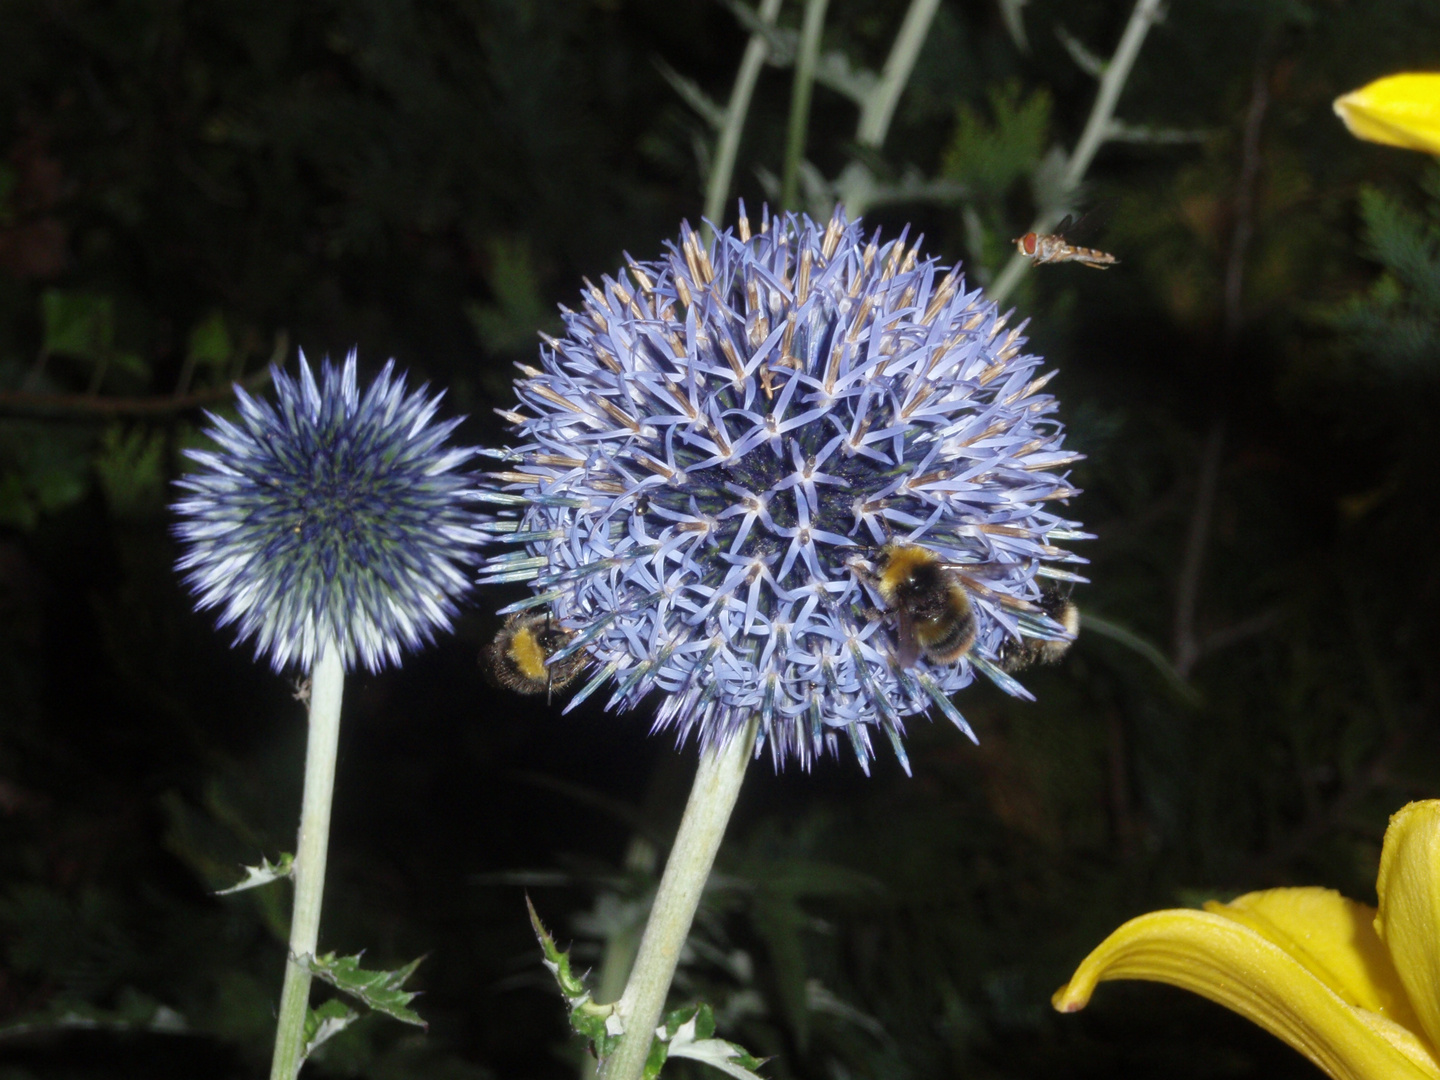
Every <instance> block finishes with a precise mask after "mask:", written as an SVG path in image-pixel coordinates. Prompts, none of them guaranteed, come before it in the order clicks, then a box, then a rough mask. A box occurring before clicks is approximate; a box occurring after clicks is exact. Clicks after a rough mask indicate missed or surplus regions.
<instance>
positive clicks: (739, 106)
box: [704, 0, 781, 244]
mask: <svg viewBox="0 0 1440 1080" xmlns="http://www.w3.org/2000/svg"><path fill="white" fill-rule="evenodd" d="M780 3H781V0H764V2H763V3H762V4H761V5H760V12H759V19H760V22H761V24H762V25H764V26H765V27H767V28H768V27H772V26H774V25H775V19H776V17H777V16H778V15H779V14H780ZM769 53H770V43H769V42H768V41H767V40H766V37H765V34H764V33H763V32H762V31H760V30H757V31H755V33H753V34H751V35H750V42H749V44H747V45H746V46H745V55H744V56H743V57H741V59H740V70H739V71H737V72H736V73H735V86H734V87H733V88H732V89H731V91H730V103H729V104H728V105H726V106H725V123H724V126H722V127H721V128H720V137H719V138H718V139H716V140H715V160H714V161H713V162H712V163H711V165H710V176H709V179H708V180H707V181H706V183H705V219H706V221H707V222H714V223H715V225H716V226H719V225H721V224H722V222H723V220H724V217H725V202H726V200H727V199H729V197H730V181H731V180H732V179H733V177H734V175H735V156H736V154H737V153H738V152H739V150H740V133H741V132H742V131H743V130H744V129H745V116H746V114H748V113H749V112H750V99H751V98H752V97H753V96H754V94H755V82H756V80H758V79H759V78H760V69H761V67H763V66H764V64H765V57H766V56H768V55H769ZM704 240H705V243H707V244H708V243H709V242H710V226H709V225H708V224H707V225H706V226H705V236H704Z"/></svg>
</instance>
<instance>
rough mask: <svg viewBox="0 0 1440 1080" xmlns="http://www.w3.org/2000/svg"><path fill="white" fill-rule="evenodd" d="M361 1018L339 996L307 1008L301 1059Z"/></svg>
mask: <svg viewBox="0 0 1440 1080" xmlns="http://www.w3.org/2000/svg"><path fill="white" fill-rule="evenodd" d="M417 963H418V961H417ZM359 1019H360V1014H359V1013H358V1012H356V1011H355V1010H354V1009H352V1008H350V1006H349V1005H346V1004H345V1003H344V1002H343V1001H341V1000H340V999H339V998H331V999H330V1000H329V1001H327V1002H325V1004H323V1005H321V1006H320V1007H319V1008H318V1009H306V1010H305V1045H304V1048H303V1049H302V1050H301V1052H300V1060H301V1061H304V1060H305V1059H307V1058H308V1057H309V1056H310V1055H311V1054H312V1053H314V1051H315V1048H316V1047H318V1046H320V1045H321V1044H322V1043H324V1042H326V1041H327V1040H329V1039H331V1038H333V1037H334V1036H336V1035H339V1034H340V1032H342V1031H344V1030H345V1029H346V1028H347V1027H349V1026H350V1025H351V1024H353V1023H354V1022H355V1021H356V1020H359Z"/></svg>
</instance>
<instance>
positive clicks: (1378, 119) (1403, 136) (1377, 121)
mask: <svg viewBox="0 0 1440 1080" xmlns="http://www.w3.org/2000/svg"><path fill="white" fill-rule="evenodd" d="M1335 112H1336V114H1337V115H1338V116H1339V117H1340V119H1341V120H1344V121H1345V126H1346V127H1347V128H1349V129H1350V133H1351V134H1352V135H1354V136H1355V137H1356V138H1360V139H1368V140H1369V141H1370V142H1378V143H1385V144H1386V145H1387V146H1403V147H1405V148H1406V149H1407V150H1424V151H1425V152H1426V153H1430V154H1440V74H1430V73H1425V74H1410V75H1390V76H1388V77H1386V78H1384V79H1377V80H1376V81H1375V82H1372V83H1370V84H1369V85H1368V86H1362V87H1361V88H1360V89H1359V90H1352V91H1350V93H1348V94H1344V95H1342V96H1341V97H1338V98H1336V99H1335Z"/></svg>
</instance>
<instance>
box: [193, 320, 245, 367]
mask: <svg viewBox="0 0 1440 1080" xmlns="http://www.w3.org/2000/svg"><path fill="white" fill-rule="evenodd" d="M234 353H235V344H234V342H232V341H231V340H230V331H229V330H228V329H227V328H226V326H225V316H224V315H223V314H222V313H221V312H219V311H218V310H217V311H212V312H210V314H209V315H206V316H205V318H203V319H201V320H200V322H198V323H196V324H195V326H194V327H193V328H192V329H191V331H190V342H189V345H188V350H187V355H188V357H189V359H190V362H191V363H192V364H194V365H195V366H196V367H209V368H223V367H224V366H225V365H226V364H228V363H229V362H230V357H231V356H233V355H234Z"/></svg>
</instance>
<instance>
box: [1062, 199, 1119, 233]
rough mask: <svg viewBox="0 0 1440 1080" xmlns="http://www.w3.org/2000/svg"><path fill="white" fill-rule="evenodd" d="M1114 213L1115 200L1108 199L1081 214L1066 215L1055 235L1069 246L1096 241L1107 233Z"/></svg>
mask: <svg viewBox="0 0 1440 1080" xmlns="http://www.w3.org/2000/svg"><path fill="white" fill-rule="evenodd" d="M1114 212H1115V200H1114V199H1106V200H1105V201H1104V202H1099V203H1096V204H1095V205H1094V206H1092V207H1091V208H1090V209H1089V210H1086V211H1084V212H1083V213H1081V214H1066V215H1065V217H1064V218H1062V219H1061V221H1060V224H1059V225H1056V226H1055V232H1054V235H1055V236H1058V237H1060V238H1061V239H1062V240H1064V241H1065V243H1067V244H1077V243H1084V242H1085V241H1088V240H1094V239H1096V238H1097V237H1098V236H1099V235H1100V234H1101V233H1102V232H1104V231H1105V226H1106V225H1108V224H1110V218H1111V217H1112V216H1113V215H1114Z"/></svg>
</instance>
